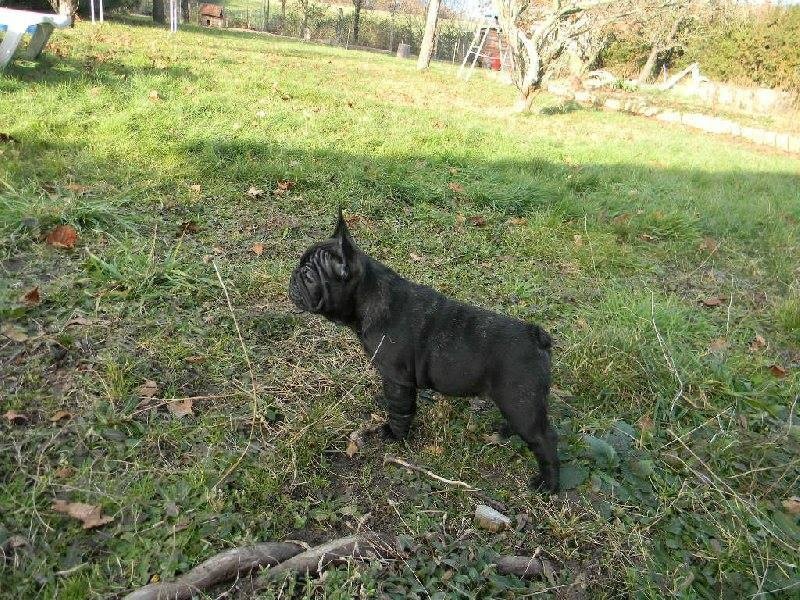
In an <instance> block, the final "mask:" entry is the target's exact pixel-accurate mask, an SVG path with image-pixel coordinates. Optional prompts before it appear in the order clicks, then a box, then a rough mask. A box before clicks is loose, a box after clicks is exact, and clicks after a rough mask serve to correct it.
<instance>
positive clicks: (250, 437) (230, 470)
mask: <svg viewBox="0 0 800 600" xmlns="http://www.w3.org/2000/svg"><path fill="white" fill-rule="evenodd" d="M211 264H212V265H214V271H215V272H216V274H217V279H218V280H219V284H220V286H222V291H223V292H225V300H226V301H227V302H228V310H229V311H230V313H231V318H232V319H233V325H234V326H235V327H236V335H237V336H239V343H240V344H241V345H242V353H243V356H244V361H245V363H247V369H248V370H249V371H250V383H251V385H252V386H253V398H252V407H253V411H252V415H251V416H252V418H251V420H250V434H249V435H248V437H247V444H246V445H245V447H244V449H243V450H242V453H241V454H240V455H239V458H238V459H236V462H235V463H233V464H232V465H231V466H230V467H228V469H227V470H226V471H225V472H224V473H223V474H222V477H220V478H219V481H217V483H215V484H214V486H213V487H214V488H216V487H218V486H219V484H220V483H222V482H223V481H225V479H227V477H228V475H230V474H231V473H233V471H234V470H235V469H236V467H238V466H239V463H241V462H242V460H243V459H244V456H245V454H247V449H248V448H249V447H250V443H251V442H252V441H253V433H254V431H255V429H256V418H257V416H258V391H256V376H255V375H254V374H253V364H252V363H251V362H250V356H249V355H248V354H247V346H245V343H244V338H243V337H242V330H241V329H239V321H238V320H237V319H236V313H235V312H234V311H233V304H232V303H231V297H230V294H228V288H227V287H225V282H224V281H223V280H222V275H220V273H219V267H217V261H215V260H213V259H212V260H211Z"/></svg>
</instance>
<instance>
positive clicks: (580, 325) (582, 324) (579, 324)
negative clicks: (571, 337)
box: [575, 317, 589, 331]
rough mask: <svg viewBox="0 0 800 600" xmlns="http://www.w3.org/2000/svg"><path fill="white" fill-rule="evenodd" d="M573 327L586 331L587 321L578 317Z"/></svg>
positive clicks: (587, 327)
mask: <svg viewBox="0 0 800 600" xmlns="http://www.w3.org/2000/svg"><path fill="white" fill-rule="evenodd" d="M575 327H577V328H578V329H580V330H581V331H586V330H587V329H589V323H588V322H587V321H586V319H584V318H583V317H578V319H577V320H576V321H575Z"/></svg>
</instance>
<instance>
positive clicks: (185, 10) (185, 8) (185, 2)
mask: <svg viewBox="0 0 800 600" xmlns="http://www.w3.org/2000/svg"><path fill="white" fill-rule="evenodd" d="M181 15H182V16H183V22H184V23H188V22H189V0H181Z"/></svg>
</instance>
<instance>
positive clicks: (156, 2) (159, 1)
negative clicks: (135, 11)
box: [153, 0, 167, 23]
mask: <svg viewBox="0 0 800 600" xmlns="http://www.w3.org/2000/svg"><path fill="white" fill-rule="evenodd" d="M164 2H165V0H153V22H154V23H166V22H167V10H166V8H165V6H164Z"/></svg>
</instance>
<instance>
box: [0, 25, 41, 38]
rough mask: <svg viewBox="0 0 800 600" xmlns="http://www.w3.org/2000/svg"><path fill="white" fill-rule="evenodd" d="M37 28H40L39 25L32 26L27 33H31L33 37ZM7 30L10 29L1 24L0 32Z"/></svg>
mask: <svg viewBox="0 0 800 600" xmlns="http://www.w3.org/2000/svg"><path fill="white" fill-rule="evenodd" d="M37 27H38V25H31V26H30V27H28V28H27V29H26V30H25V33H30V34H31V35H33V34H34V33H36V28H37ZM7 29H8V25H3V24H2V23H0V31H5V30H7Z"/></svg>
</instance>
